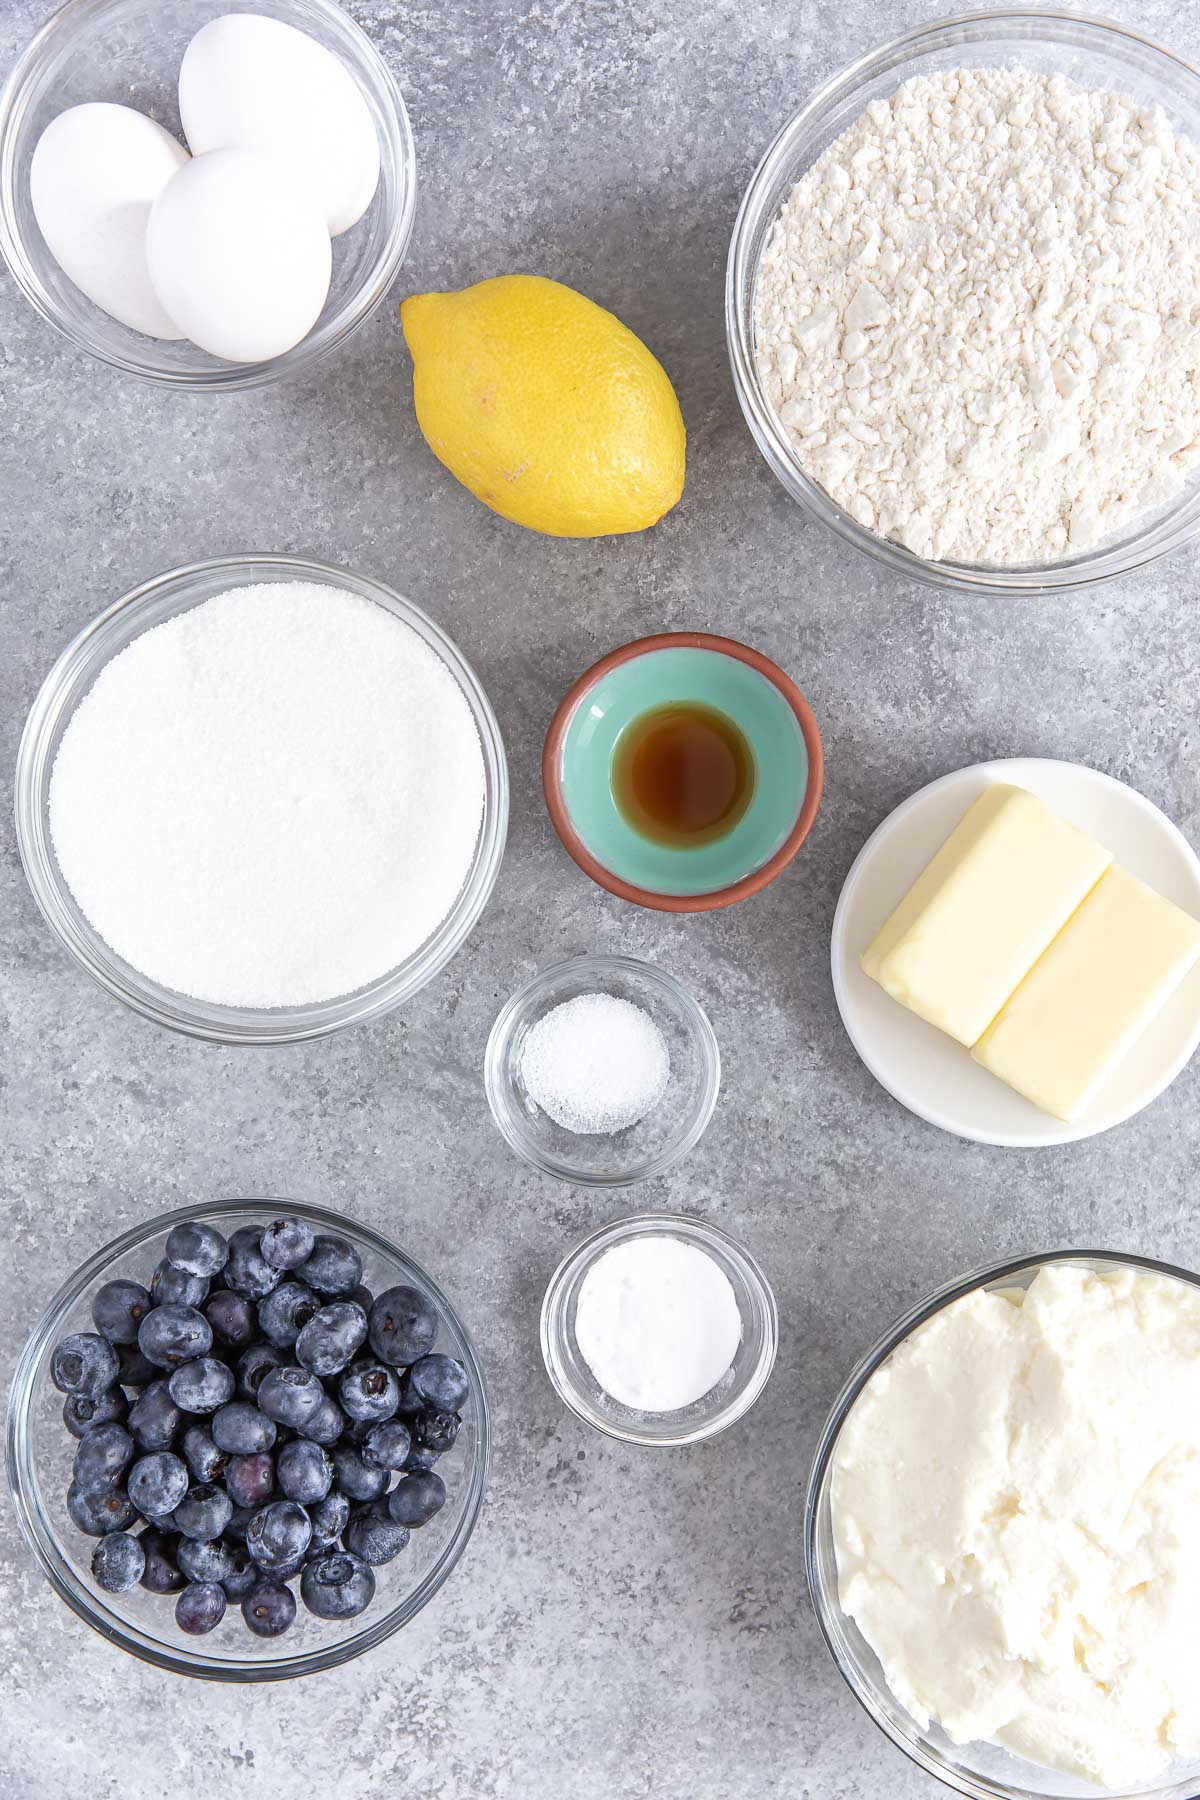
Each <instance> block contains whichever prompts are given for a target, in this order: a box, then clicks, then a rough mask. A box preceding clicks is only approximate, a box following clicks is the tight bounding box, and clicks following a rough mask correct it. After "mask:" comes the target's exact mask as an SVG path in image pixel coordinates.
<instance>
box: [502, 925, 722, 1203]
mask: <svg viewBox="0 0 1200 1800" xmlns="http://www.w3.org/2000/svg"><path fill="white" fill-rule="evenodd" d="M484 1082H485V1085H486V1088H487V1096H488V1104H489V1105H490V1106H491V1109H492V1117H493V1118H494V1119H495V1121H496V1124H497V1126H498V1127H499V1129H500V1131H501V1133H502V1134H503V1136H504V1138H505V1140H506V1142H507V1143H508V1144H509V1146H510V1147H511V1148H512V1149H513V1150H515V1151H516V1153H517V1155H518V1156H520V1157H522V1158H523V1159H524V1160H525V1161H526V1162H527V1163H530V1164H531V1165H532V1166H533V1167H534V1168H535V1169H540V1170H541V1171H542V1173H543V1174H546V1175H555V1176H557V1177H558V1178H559V1180H560V1181H572V1182H575V1183H577V1184H578V1185H579V1186H581V1187H628V1186H630V1185H632V1183H634V1182H637V1181H647V1180H649V1179H650V1178H651V1177H652V1176H655V1175H661V1174H662V1173H663V1172H664V1171H665V1170H667V1169H669V1168H672V1167H673V1166H674V1164H675V1163H677V1162H678V1161H679V1160H680V1158H681V1157H684V1156H686V1155H687V1153H688V1151H689V1150H692V1149H694V1147H695V1146H696V1144H697V1143H698V1142H699V1141H700V1138H701V1137H702V1136H703V1133H704V1131H705V1128H706V1127H707V1125H708V1122H709V1120H710V1119H711V1118H712V1114H713V1108H714V1107H715V1106H716V1104H717V1094H718V1093H719V1091H720V1086H721V1053H720V1050H719V1049H718V1047H717V1040H716V1036H715V1034H714V1032H713V1028H712V1026H711V1025H710V1024H709V1021H708V1016H707V1014H706V1013H705V1012H704V1009H703V1008H702V1007H701V1006H700V1005H699V1004H698V1002H697V1001H696V1000H694V999H693V998H692V996H691V994H689V993H688V991H687V989H686V988H685V987H684V986H683V984H682V983H681V982H679V981H677V980H676V978H675V977H674V976H673V975H670V974H668V973H667V971H666V970H665V969H658V968H655V967H654V965H653V964H651V963H645V962H639V961H638V960H637V959H636V958H634V957H631V956H578V957H573V958H572V959H570V960H569V961H567V962H560V963H555V964H554V965H553V966H552V967H550V968H548V969H543V970H542V971H541V972H540V973H539V974H537V975H535V976H534V977H533V979H532V980H530V981H528V982H526V983H525V985H524V986H523V987H521V988H518V990H517V992H516V993H515V994H514V995H513V996H512V998H511V999H510V1000H508V1001H507V1002H506V1004H505V1005H504V1006H503V1007H502V1009H501V1011H500V1013H499V1015H498V1017H497V1019H496V1022H495V1024H494V1025H493V1026H492V1030H491V1035H490V1036H489V1038H488V1044H487V1052H486V1055H485V1058H484Z"/></svg>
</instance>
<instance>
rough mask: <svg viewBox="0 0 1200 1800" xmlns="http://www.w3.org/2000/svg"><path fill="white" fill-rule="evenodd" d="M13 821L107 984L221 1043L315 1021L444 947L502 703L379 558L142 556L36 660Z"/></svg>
mask: <svg viewBox="0 0 1200 1800" xmlns="http://www.w3.org/2000/svg"><path fill="white" fill-rule="evenodd" d="M15 810H16V828H17V844H18V848H19V850H20V854H21V861H22V863H23V864H24V868H25V873H26V876H27V878H28V881H29V885H30V888H31V890H32V892H33V896H34V899H35V900H36V902H37V904H38V907H39V908H40V910H41V912H42V915H43V917H44V918H45V919H46V922H47V924H48V925H49V926H50V927H51V929H52V931H53V932H54V934H55V936H56V937H57V938H58V939H59V941H60V943H62V945H63V946H64V947H65V948H66V950H67V951H68V952H69V953H70V954H71V955H72V956H73V957H74V959H75V961H76V962H77V963H78V964H79V965H80V967H82V968H83V969H85V970H86V971H87V973H88V974H89V975H91V976H92V977H93V979H94V980H96V981H97V982H99V984H100V985H101V987H103V988H104V989H105V990H106V991H107V992H108V993H110V994H112V995H114V996H116V998H118V999H119V1000H122V1001H124V1003H125V1004H126V1005H127V1006H129V1007H131V1008H132V1009H133V1010H134V1011H135V1012H137V1013H140V1014H141V1015H142V1017H143V1018H146V1019H150V1020H152V1021H153V1022H154V1023H155V1024H158V1025H165V1026H167V1027H170V1028H171V1029H173V1030H176V1031H180V1032H183V1033H185V1034H187V1035H188V1036H191V1037H197V1038H204V1039H207V1040H209V1041H210V1042H214V1043H224V1044H286V1043H297V1042H301V1041H303V1040H305V1039H309V1038H316V1037H323V1036H325V1035H327V1034H328V1033H330V1032H334V1031H338V1030H341V1029H343V1028H345V1027H347V1026H350V1025H357V1024H361V1023H363V1022H364V1021H365V1020H368V1019H372V1018H375V1017H377V1016H378V1015H379V1014H380V1013H383V1012H386V1011H389V1010H390V1009H391V1008H392V1007H394V1006H397V1005H399V1004H400V1003H401V1002H402V1001H404V1000H406V999H408V998H409V997H410V996H411V995H413V994H415V993H416V992H417V990H418V989H419V988H422V987H424V986H425V984H426V983H427V982H429V981H431V980H432V979H433V977H434V976H435V975H436V974H437V973H438V972H439V970H440V969H442V968H443V967H444V966H445V964H446V963H447V962H448V961H449V960H450V958H451V957H452V956H453V955H454V954H455V952H456V951H457V950H458V949H459V947H460V946H461V945H462V943H463V941H464V940H465V938H466V937H467V935H468V933H469V932H470V931H471V929H472V927H473V926H474V924H475V922H476V920H477V919H478V917H479V915H480V913H481V912H482V910H483V908H484V906H485V905H486V903H487V900H488V897H489V895H490V894H491V891H492V888H493V886H494V884H495V880H496V876H497V873H498V871H499V868H500V862H501V859H502V857H503V854H504V844H505V838H506V835H507V827H508V770H507V764H506V761H505V755H504V745H503V742H502V740H501V737H500V731H499V727H498V725H497V723H496V718H495V714H494V713H493V711H492V708H491V706H490V704H489V702H488V698H487V695H486V694H485V693H484V691H483V688H482V687H481V685H480V683H479V681H478V679H477V678H476V676H475V674H474V672H473V670H472V669H471V667H470V665H469V664H468V663H467V661H466V659H465V658H464V657H463V655H462V654H461V652H460V651H459V650H458V648H457V647H456V645H455V644H454V643H453V642H452V641H451V639H450V638H449V637H448V636H447V635H446V634H445V632H443V631H442V630H441V629H440V627H439V626H438V625H437V624H435V622H434V621H433V620H432V619H430V618H429V617H428V616H427V615H426V614H425V613H424V612H422V611H421V609H420V608H419V607H417V606H414V605H413V604H412V602H411V601H408V600H406V599H404V598H403V597H402V596H401V595H399V594H396V593H394V592H393V591H392V590H391V589H390V588H387V587H385V586H383V584H382V583H380V582H377V581H373V580H371V579H369V578H368V577H366V576H361V575H355V574H351V573H350V572H349V571H347V570H341V569H333V568H328V567H326V566H325V565H324V564H321V563H315V562H309V561H306V560H305V559H303V558H300V557H289V556H268V555H262V556H244V557H219V558H214V559H213V560H212V561H209V562H203V563H194V564H191V565H190V566H188V567H186V568H180V569H172V570H170V571H169V572H168V573H166V574H164V575H158V576H155V577H154V578H153V579H152V580H150V581H147V582H145V583H144V584H143V585H142V586H141V587H138V588H135V589H134V590H133V591H132V592H131V593H129V594H126V595H125V596H124V597H123V598H122V599H121V600H118V601H117V602H116V603H115V604H114V605H113V606H110V607H109V608H108V610H107V611H105V612H103V613H101V614H100V615H99V617H98V618H96V619H94V620H93V621H92V623H91V624H90V625H88V626H87V627H86V628H85V629H84V630H83V631H82V632H81V633H80V634H79V636H78V637H77V638H76V639H75V641H74V642H73V643H72V644H70V645H69V646H68V648H67V649H66V650H65V651H64V652H63V654H62V655H61V656H60V657H59V659H58V661H57V662H56V663H55V665H54V667H53V668H52V669H51V671H50V673H49V675H48V676H47V677H46V680H45V681H44V683H43V684H42V688H41V691H40V693H39V694H38V697H37V699H36V700H35V701H34V704H33V707H32V708H31V710H30V714H29V718H28V720H27V721H26V725H25V730H24V733H23V736H22V739H21V745H20V749H19V751H18V755H17V778H16V805H15Z"/></svg>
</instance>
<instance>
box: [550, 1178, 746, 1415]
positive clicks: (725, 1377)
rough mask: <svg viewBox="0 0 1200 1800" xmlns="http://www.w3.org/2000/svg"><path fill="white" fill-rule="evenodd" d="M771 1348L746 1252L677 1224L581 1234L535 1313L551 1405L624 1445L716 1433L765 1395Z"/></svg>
mask: <svg viewBox="0 0 1200 1800" xmlns="http://www.w3.org/2000/svg"><path fill="white" fill-rule="evenodd" d="M778 1342H779V1318H778V1313H777V1311H776V1306H775V1297H774V1295H773V1294H772V1292H771V1287H770V1284H769V1282H768V1281H767V1278H766V1276H765V1275H764V1274H763V1272H762V1270H761V1269H760V1268H759V1266H758V1264H757V1263H756V1262H755V1260H754V1258H753V1257H752V1256H751V1255H750V1253H749V1251H748V1250H745V1249H744V1248H743V1247H742V1245H741V1244H739V1243H736V1242H735V1241H734V1239H733V1238H731V1237H729V1236H728V1235H727V1234H726V1233H725V1232H723V1231H721V1230H719V1229H718V1227H717V1226H715V1225H710V1224H709V1223H708V1221H707V1220H705V1219H691V1218H686V1217H684V1216H683V1215H682V1214H677V1213H644V1214H641V1215H637V1216H634V1217H632V1218H627V1219H617V1220H615V1221H614V1222H613V1223H612V1224H610V1225H605V1226H602V1227H601V1228H600V1230H599V1231H593V1232H592V1233H591V1234H590V1235H589V1236H588V1237H586V1238H584V1239H583V1241H582V1243H580V1244H577V1245H576V1246H575V1248H574V1250H572V1251H571V1253H570V1255H569V1256H567V1257H566V1258H565V1259H564V1260H563V1262H562V1263H560V1265H559V1267H558V1268H557V1269H556V1271H555V1273H554V1275H553V1277H552V1278H551V1281H550V1285H549V1286H548V1287H547V1289H546V1297H545V1299H544V1301H543V1302H542V1356H543V1358H544V1360H545V1364H546V1372H547V1374H548V1375H549V1377H550V1380H551V1382H552V1383H553V1385H554V1387H555V1389H556V1391H557V1393H558V1395H559V1398H560V1399H561V1400H562V1401H564V1403H565V1404H566V1405H567V1406H569V1407H570V1409H571V1411H572V1412H573V1413H574V1414H575V1415H576V1417H577V1418H580V1419H582V1420H583V1421H584V1423H585V1424H587V1425H592V1426H594V1427H595V1429H596V1430H597V1431H603V1432H604V1433H605V1434H606V1435H607V1436H608V1437H614V1438H619V1439H620V1440H621V1441H622V1442H623V1443H626V1444H644V1445H647V1446H656V1447H658V1448H663V1449H667V1448H671V1447H674V1446H679V1445H682V1444H698V1443H700V1442H702V1440H703V1439H705V1438H710V1437H716V1435H717V1433H718V1432H721V1431H726V1430H728V1428H729V1426H731V1425H733V1424H735V1423H736V1421H737V1420H738V1419H740V1418H742V1417H744V1415H745V1414H746V1413H748V1412H749V1410H750V1408H751V1407H752V1406H753V1405H754V1402H755V1401H756V1400H757V1399H758V1397H759V1395H760V1394H761V1393H762V1391H763V1389H764V1388H765V1387H766V1385H767V1382H768V1380H769V1379H770V1376H771V1371H772V1369H773V1368H774V1366H775V1353H776V1349H777V1347H778ZM614 1390H615V1391H614Z"/></svg>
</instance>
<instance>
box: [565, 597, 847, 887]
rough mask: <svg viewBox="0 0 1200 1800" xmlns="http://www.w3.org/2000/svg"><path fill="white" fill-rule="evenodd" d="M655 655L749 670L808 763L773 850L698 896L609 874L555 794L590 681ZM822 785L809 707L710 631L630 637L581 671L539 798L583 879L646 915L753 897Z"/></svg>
mask: <svg viewBox="0 0 1200 1800" xmlns="http://www.w3.org/2000/svg"><path fill="white" fill-rule="evenodd" d="M657 650H708V651H711V652H712V653H713V654H714V655H717V656H728V657H731V658H733V660H734V661H735V662H741V663H745V664H746V665H747V666H748V667H749V668H751V669H754V670H755V671H756V672H757V673H758V674H759V675H762V676H763V677H764V678H765V679H766V680H767V681H769V682H770V683H771V685H772V686H773V687H774V688H775V689H776V690H777V691H778V692H779V693H780V694H781V695H782V697H783V699H784V700H785V701H786V702H787V704H788V706H789V707H790V708H791V710H792V712H793V713H794V715H795V717H796V722H797V724H798V725H799V727H800V733H801V736H802V737H803V739H804V748H805V751H806V754H807V757H808V781H807V784H806V786H805V790H804V798H803V800H802V801H801V804H800V809H799V811H798V813H797V815H796V822H795V824H794V825H793V826H792V829H791V830H790V832H789V833H788V835H787V837H786V838H785V839H784V841H783V843H782V844H781V845H780V847H779V849H778V850H777V851H776V852H775V854H774V855H773V856H771V857H768V859H767V861H766V862H764V863H762V864H760V866H759V867H758V868H757V869H752V870H751V872H750V873H749V874H748V875H743V876H742V877H741V878H740V880H738V881H734V882H731V883H729V885H728V886H726V887H721V888H713V889H712V890H710V892H708V893H705V894H658V893H655V892H654V891H653V889H651V888H644V887H639V886H637V885H636V883H634V882H631V881H625V880H624V879H623V878H622V877H621V876H620V875H616V874H614V873H613V871H612V870H611V869H609V868H606V866H605V865H604V864H603V863H602V862H600V860H599V859H598V858H597V857H595V856H593V854H592V852H591V851H590V850H589V849H588V848H587V846H586V844H585V843H584V842H583V839H582V838H581V837H580V836H579V833H578V832H577V831H576V829H575V827H574V825H573V824H572V823H571V817H570V814H569V812H568V810H567V804H566V798H565V796H564V793H563V783H562V752H563V745H564V743H565V742H566V736H567V732H568V730H569V729H570V725H571V721H572V719H573V718H574V716H575V713H576V712H577V711H578V709H579V706H580V703H581V702H582V701H583V700H584V699H585V698H586V696H587V694H588V693H589V692H590V690H591V689H592V688H593V687H594V686H595V685H596V683H597V682H598V681H601V680H603V678H604V676H606V675H608V674H609V673H610V672H611V671H612V670H613V669H619V668H620V667H621V666H622V664H624V663H627V662H633V661H635V660H636V659H637V658H638V657H641V656H649V655H653V653H654V652H655V651H657ZM824 784H825V753H824V749H823V747H822V744H821V733H820V731H819V729H818V727H817V721H816V718H815V717H814V715H813V710H812V707H811V706H810V705H809V703H808V701H807V700H806V699H805V698H804V695H803V694H802V693H801V692H800V689H799V688H798V687H797V685H796V683H795V682H794V681H793V680H792V678H791V676H790V675H787V674H785V673H784V671H783V670H782V669H781V668H780V666H779V664H778V663H777V662H773V661H772V660H771V658H770V657H769V656H764V655H763V653H762V651H761V650H755V649H752V648H751V646H750V645H749V644H743V643H741V642H739V640H738V639H737V638H731V637H721V636H719V635H717V634H716V633H715V632H710V631H660V632H656V633H654V634H653V635H652V636H650V637H642V638H634V639H633V640H632V641H631V642H630V643H628V644H622V645H620V646H619V647H618V648H617V649H616V650H610V651H609V652H608V654H607V655H606V656H602V657H601V658H600V660H599V661H598V662H594V663H593V664H592V666H591V667H590V668H589V669H585V670H584V672H583V674H582V675H581V676H580V677H579V679H578V680H577V681H576V682H574V683H573V684H572V686H571V687H570V688H568V690H567V692H566V694H564V696H563V698H562V699H561V700H560V701H559V704H558V706H557V708H556V709H555V713H554V717H553V718H552V719H551V721H550V727H549V730H548V731H547V732H546V739H545V743H544V745H543V747H542V792H543V794H544V795H545V798H546V808H547V811H548V812H549V814H550V822H551V824H552V825H553V826H554V829H555V831H556V832H557V833H558V837H559V840H560V842H561V843H562V846H563V848H564V850H565V851H566V852H567V855H568V856H569V857H570V858H571V860H572V861H573V862H575V863H577V864H578V866H579V867H580V868H581V869H582V870H583V872H584V874H585V875H590V877H591V879H592V880H593V881H594V882H595V883H596V885H597V887H602V888H605V889H606V890H607V891H608V892H609V893H610V894H615V895H616V896H617V898H618V899H619V900H629V901H632V903H633V904H634V905H635V906H644V907H646V908H648V909H649V910H650V911H653V912H667V913H701V912H713V911H715V910H716V909H717V908H719V907H724V906H733V905H735V904H736V902H737V901H739V900H749V899H750V898H751V897H752V896H753V895H755V894H758V893H761V892H762V890H763V888H765V887H767V886H769V885H770V883H771V882H772V881H774V880H775V878H776V876H777V875H780V874H782V872H783V870H784V869H786V867H787V865H788V864H789V863H790V862H791V860H792V858H793V857H794V856H795V855H796V852H797V851H798V850H799V849H800V846H801V845H802V844H803V843H804V840H805V839H806V838H807V836H808V834H809V832H810V831H811V830H812V827H813V822H814V820H815V819H816V816H817V811H818V809H819V807H820V804H821V794H822V790H823V788H824Z"/></svg>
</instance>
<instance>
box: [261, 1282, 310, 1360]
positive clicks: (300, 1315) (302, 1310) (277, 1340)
mask: <svg viewBox="0 0 1200 1800" xmlns="http://www.w3.org/2000/svg"><path fill="white" fill-rule="evenodd" d="M320 1305H321V1302H320V1301H319V1300H318V1299H317V1296H316V1295H315V1294H314V1293H313V1291H312V1289H311V1288H310V1287H305V1285H304V1283H303V1282H302V1281H281V1282H280V1284H279V1286H278V1287H277V1288H273V1289H272V1290H271V1292H270V1293H269V1294H268V1295H267V1296H266V1298H265V1299H263V1300H260V1301H259V1303H258V1324H259V1329H260V1330H261V1332H262V1334H263V1336H264V1337H265V1338H266V1340H267V1342H268V1343H270V1344H274V1346H275V1348H276V1349H277V1350H290V1349H291V1347H292V1345H293V1344H294V1343H295V1342H296V1339H297V1338H298V1337H299V1336H300V1332H301V1330H302V1328H303V1327H304V1326H305V1325H307V1324H308V1322H309V1320H310V1319H311V1318H312V1316H313V1314H314V1313H315V1312H317V1311H318V1309H319V1307H320Z"/></svg>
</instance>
